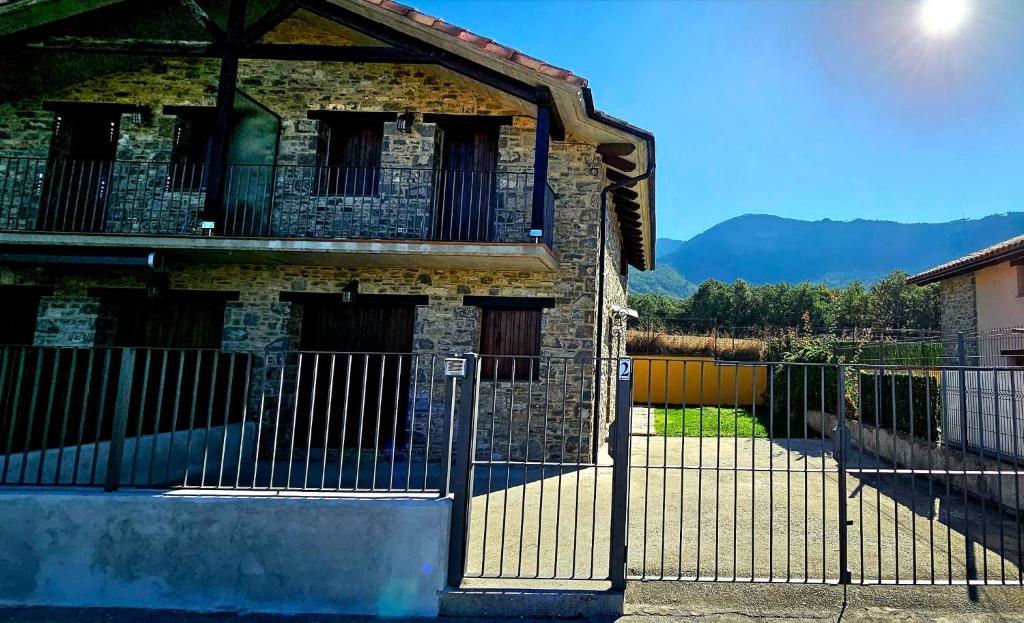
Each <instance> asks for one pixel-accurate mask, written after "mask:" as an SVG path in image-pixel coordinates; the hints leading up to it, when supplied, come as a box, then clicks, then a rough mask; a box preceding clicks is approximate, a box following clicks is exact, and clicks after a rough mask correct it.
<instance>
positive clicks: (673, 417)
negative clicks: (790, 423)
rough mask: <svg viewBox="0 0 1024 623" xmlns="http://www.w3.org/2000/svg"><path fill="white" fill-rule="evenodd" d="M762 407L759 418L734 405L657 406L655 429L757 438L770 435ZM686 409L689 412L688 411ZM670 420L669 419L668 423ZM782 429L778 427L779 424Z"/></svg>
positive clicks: (691, 434) (689, 434)
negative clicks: (762, 415) (734, 407)
mask: <svg viewBox="0 0 1024 623" xmlns="http://www.w3.org/2000/svg"><path fill="white" fill-rule="evenodd" d="M762 410H763V411H768V409H767V408H765V409H758V413H757V416H758V417H757V418H756V419H755V418H754V416H753V415H752V414H751V412H750V411H749V410H748V409H744V408H739V409H733V408H732V407H722V408H721V409H719V408H718V407H703V415H701V411H702V409H701V407H686V408H685V409H682V408H674V409H668V417H667V418H666V410H665V408H664V407H662V408H659V409H656V410H655V411H654V412H653V415H654V430H655V431H656V432H657V434H658V435H666V436H668V437H718V436H722V437H732V436H734V435H735V436H737V437H746V438H748V439H749V438H750V437H757V438H767V437H768V427H767V426H766V423H765V422H762V421H760V420H761V419H762V417H761V411H762ZM684 412H685V414H684ZM666 419H667V422H666ZM776 428H778V427H776Z"/></svg>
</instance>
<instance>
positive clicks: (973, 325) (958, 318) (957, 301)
mask: <svg viewBox="0 0 1024 623" xmlns="http://www.w3.org/2000/svg"><path fill="white" fill-rule="evenodd" d="M939 296H940V297H941V301H942V303H941V304H942V320H941V323H942V335H943V336H944V337H945V338H946V339H945V340H944V344H945V350H946V353H945V355H946V356H947V357H950V358H952V359H951V360H953V361H955V358H956V356H957V352H956V349H957V342H956V335H957V333H960V332H963V333H965V334H967V336H968V337H967V340H966V347H967V356H968V357H973V356H977V354H978V343H977V340H976V339H975V338H974V337H973V335H974V334H976V333H977V331H978V304H977V290H976V288H975V281H974V273H971V274H968V275H959V276H957V277H952V278H949V279H944V280H942V281H940V282H939Z"/></svg>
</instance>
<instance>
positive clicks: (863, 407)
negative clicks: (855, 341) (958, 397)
mask: <svg viewBox="0 0 1024 623" xmlns="http://www.w3.org/2000/svg"><path fill="white" fill-rule="evenodd" d="M854 370H855V368H853V367H847V368H846V371H847V377H846V396H845V403H846V416H847V417H848V418H852V419H856V420H859V421H860V422H861V423H863V424H865V425H868V426H872V427H873V426H875V425H876V421H877V425H878V426H879V427H880V428H882V429H885V430H889V431H891V430H892V425H893V407H894V406H895V413H896V420H897V421H896V430H897V431H898V432H901V433H904V434H908V435H909V434H913V436H914V437H918V438H920V439H926V438H928V433H929V432H930V433H931V439H930V440H931V441H935V440H936V439H938V436H939V422H940V413H941V409H940V399H941V396H940V394H939V384H938V381H937V380H936V379H935V378H934V377H932V376H929V375H925V374H915V375H913V377H912V378H913V413H914V417H913V426H911V419H910V407H909V405H910V396H909V395H908V382H909V379H910V378H911V377H910V376H909V375H908V374H907V373H906V372H901V371H892V370H879V371H877V372H876V371H863V370H862V371H860V374H859V376H860V383H858V382H857V374H856V373H855V372H854ZM773 378H774V392H773V395H772V396H770V398H771V399H772V401H773V404H774V407H775V418H774V420H775V423H774V426H773V428H774V431H773V433H774V434H775V435H776V436H780V435H784V434H785V433H786V430H787V426H788V429H789V430H790V431H792V433H793V434H799V435H802V434H803V416H804V407H805V404H804V382H805V379H806V383H807V394H806V396H807V402H806V410H807V411H825V412H827V413H832V414H836V411H837V410H838V409H837V407H838V404H839V403H838V391H839V383H838V367H837V366H829V365H826V366H814V365H811V366H808V365H801V364H783V365H777V366H774V370H773ZM823 379H824V403H823V402H822V380H823ZM787 386H788V396H787ZM894 386H895V398H894V396H893V388H894ZM926 388H927V389H926ZM858 389H859V391H860V397H859V399H858V396H857V392H858ZM769 392H770V390H769ZM769 392H766V398H767V397H768V396H767V394H768V393H769ZM926 392H927V395H926ZM876 393H877V404H878V407H879V411H880V417H878V418H876V416H875V411H876V409H875V405H876ZM894 399H895V402H894ZM766 402H768V400H766ZM787 412H788V414H789V417H788V418H787V417H785V415H784V414H786V413H787Z"/></svg>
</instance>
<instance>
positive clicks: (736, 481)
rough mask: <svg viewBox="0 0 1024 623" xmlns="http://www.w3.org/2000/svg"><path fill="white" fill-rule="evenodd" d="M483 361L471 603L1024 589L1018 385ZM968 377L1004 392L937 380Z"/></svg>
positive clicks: (995, 373)
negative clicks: (678, 590)
mask: <svg viewBox="0 0 1024 623" xmlns="http://www.w3.org/2000/svg"><path fill="white" fill-rule="evenodd" d="M486 359H487V358H484V357H481V358H479V359H478V358H476V357H475V356H470V357H469V358H468V359H467V373H468V375H469V376H468V378H467V379H466V380H464V381H463V382H462V384H461V389H460V392H459V396H458V422H459V424H458V425H457V428H458V429H459V433H458V437H459V439H458V440H457V442H456V457H458V458H457V459H456V464H455V468H454V473H453V478H452V483H453V484H452V490H453V491H454V492H455V495H456V510H455V513H454V515H455V517H454V523H453V534H452V559H451V562H452V568H451V571H450V574H449V575H450V578H449V579H450V582H451V583H452V584H453V585H455V586H457V585H458V584H459V583H460V582H461V581H462V578H463V577H470V578H490V579H520V580H534V579H557V580H605V581H609V580H610V581H611V583H612V585H613V586H614V587H622V586H624V584H625V581H626V580H627V579H629V580H684V581H685V580H689V581H725V582H786V583H819V584H840V583H856V584H911V583H917V584H1006V585H1017V586H1020V585H1024V576H1022V573H1021V569H1022V567H1024V558H1022V547H1021V544H1022V543H1024V541H1022V538H1021V536H1022V519H1021V518H1022V516H1021V511H1020V509H1021V508H1024V507H1022V506H1021V494H1022V489H1024V466H1022V465H1021V463H1020V457H1021V456H1022V454H1021V450H1022V449H1024V425H1022V421H1024V420H1022V418H1024V409H1022V408H1021V404H1022V394H1021V392H1022V391H1024V369H1021V368H970V369H966V368H951V367H941V368H907V367H899V366H858V365H837V364H802V363H776V364H766V363H737V362H715V361H710V360H706V359H693V360H681V359H675V358H673V359H671V360H668V359H664V358H663V359H651V360H644V359H639V358H637V359H622V360H617V361H603V362H598V363H596V364H595V363H593V362H590V363H589V364H580V363H578V362H576V361H574V360H572V359H566V360H563V359H537V358H519V359H516V358H510V359H507V360H504V361H498V360H496V359H495V360H493V361H492V362H488V361H486ZM634 369H636V370H642V371H643V374H642V375H641V377H640V378H641V381H638V382H634V380H633V371H634ZM965 375H975V376H977V375H981V376H985V375H989V376H991V377H992V378H991V382H984V381H980V382H978V383H975V385H976V386H977V387H987V388H990V391H987V392H980V391H979V392H975V394H965V393H964V391H963V390H961V389H958V387H959V388H963V387H969V386H970V384H969V383H960V384H959V385H958V386H953V385H952V384H949V383H948V382H947V383H945V384H944V382H943V379H947V378H950V377H951V376H953V377H959V378H963V377H964V376H965ZM640 383H643V384H642V385H641V384H640ZM453 401H454V398H453ZM595 403H596V404H601V405H606V408H605V409H597V410H596V411H595V409H594V404H595ZM952 406H956V408H955V409H953V408H951V407H952ZM453 407H454V405H453ZM989 411H991V412H993V413H994V414H995V417H979V415H978V414H979V413H982V412H985V413H987V412H989ZM949 414H954V415H955V417H957V418H963V419H962V420H960V419H958V422H956V423H955V424H956V425H957V427H960V428H958V430H968V431H969V433H970V434H968V436H967V439H968V440H970V439H989V440H991V439H999V440H1001V443H1000V444H988V446H987V447H995V448H997V450H996V451H995V452H990V451H988V450H985V449H984V448H982V447H980V446H977V445H973V444H970V443H968V444H967V445H964V444H962V443H959V442H958V441H957V440H956V439H961V438H962V437H961V436H959V435H958V436H957V437H956V439H950V438H947V436H946V435H945V434H944V431H945V430H950V429H953V428H954V425H953V424H954V423H951V422H950V417H953V416H950V415H949ZM972 414H973V415H972ZM989 415H991V414H989ZM462 422H466V423H468V424H469V426H468V427H462V426H461V423H462ZM985 422H988V423H990V424H991V427H992V428H993V430H987V429H986V430H977V431H974V430H972V429H971V426H974V427H978V426H982V424H981V423H985ZM467 447H471V448H472V454H471V457H470V458H471V460H469V461H466V460H464V458H465V457H466V453H464V452H463V451H462V450H461V449H462V448H467ZM1004 450H1005V451H1004ZM612 457H614V459H613V458H612Z"/></svg>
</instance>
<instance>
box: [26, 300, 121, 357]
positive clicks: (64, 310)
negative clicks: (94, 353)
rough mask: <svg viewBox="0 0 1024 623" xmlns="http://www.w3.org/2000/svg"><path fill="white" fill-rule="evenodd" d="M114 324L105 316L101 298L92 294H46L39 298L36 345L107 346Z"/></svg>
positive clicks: (111, 336)
mask: <svg viewBox="0 0 1024 623" xmlns="http://www.w3.org/2000/svg"><path fill="white" fill-rule="evenodd" d="M112 338H113V325H112V323H111V322H110V319H109V318H105V317H104V316H103V306H102V304H101V303H100V299H98V298H95V297H91V296H44V297H42V298H40V299H39V313H38V317H37V320H36V335H35V340H34V343H35V344H36V346H74V347H91V346H108V345H110V343H111V340H112Z"/></svg>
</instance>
